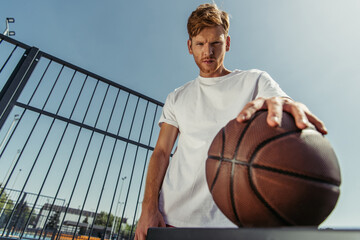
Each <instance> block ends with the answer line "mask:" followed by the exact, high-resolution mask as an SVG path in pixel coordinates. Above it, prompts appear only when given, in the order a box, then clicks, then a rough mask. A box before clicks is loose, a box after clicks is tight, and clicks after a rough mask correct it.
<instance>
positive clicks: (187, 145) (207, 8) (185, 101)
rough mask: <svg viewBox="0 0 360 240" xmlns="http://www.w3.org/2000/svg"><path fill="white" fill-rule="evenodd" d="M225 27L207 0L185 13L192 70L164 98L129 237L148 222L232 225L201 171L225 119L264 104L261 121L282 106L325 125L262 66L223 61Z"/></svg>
mask: <svg viewBox="0 0 360 240" xmlns="http://www.w3.org/2000/svg"><path fill="white" fill-rule="evenodd" d="M228 29H229V18H228V15H227V13H226V12H224V11H221V10H219V9H218V8H217V6H216V5H215V4H203V5H200V6H199V7H198V8H197V9H196V10H195V11H194V12H193V13H192V14H191V15H190V17H189V20H188V33H189V40H188V43H187V44H188V50H189V53H190V54H192V55H193V57H194V60H195V63H196V64H197V66H198V67H199V71H200V74H199V76H198V77H197V78H196V79H195V80H193V81H190V82H188V83H186V84H185V85H183V86H182V87H180V88H178V89H176V90H175V91H174V92H172V93H170V94H169V96H168V97H167V99H166V102H165V105H164V108H163V113H162V116H161V118H160V121H159V124H160V126H161V129H160V134H159V138H158V141H157V144H156V146H155V149H154V152H153V154H152V156H151V159H150V162H149V167H148V173H147V179H146V185H145V195H144V200H143V203H142V213H141V217H140V219H139V222H138V225H137V229H136V236H135V239H137V240H143V239H145V237H146V233H147V229H148V228H149V227H165V226H174V227H235V225H234V224H233V223H232V222H230V221H229V220H228V219H227V218H226V217H225V216H224V215H223V214H222V213H221V211H220V210H219V209H218V208H217V207H216V205H215V203H214V201H213V200H212V197H211V194H210V192H209V189H208V186H207V183H206V177H205V161H206V158H207V151H208V148H209V146H210V144H211V141H212V139H213V138H214V136H215V135H216V134H217V132H218V131H219V130H220V129H221V128H222V127H223V126H224V125H226V123H227V122H228V121H229V120H231V119H233V118H235V117H236V119H237V121H239V122H244V121H247V120H248V119H250V118H251V116H252V115H253V114H254V113H255V112H256V111H258V110H260V109H265V108H267V109H268V117H267V123H268V124H269V125H270V126H272V127H277V126H279V124H280V122H281V119H282V112H283V110H284V111H287V112H289V113H290V114H292V115H293V116H294V118H295V122H296V125H297V126H298V127H299V128H300V129H304V128H306V127H307V126H308V125H309V124H313V125H315V127H316V128H317V129H318V130H319V131H320V132H321V133H322V134H326V133H327V131H326V129H325V126H324V124H323V123H322V122H321V121H320V120H319V119H318V118H317V117H315V116H314V115H313V114H311V113H310V111H309V110H308V109H307V108H306V107H305V106H304V105H303V104H301V103H298V102H294V101H292V100H291V99H290V98H289V97H288V96H287V95H286V94H285V93H284V92H283V91H282V90H281V89H280V87H279V86H278V84H277V83H276V82H275V81H274V80H272V79H271V77H270V76H269V75H268V74H267V73H266V72H263V71H259V70H249V71H240V70H234V71H230V70H228V69H226V68H225V66H224V57H225V53H226V52H227V51H229V49H230V37H229V36H228ZM178 136H179V140H178V146H177V150H176V152H175V154H174V155H173V157H172V160H171V162H170V161H169V157H170V154H171V150H172V149H173V146H174V143H175V141H176V139H177V137H178Z"/></svg>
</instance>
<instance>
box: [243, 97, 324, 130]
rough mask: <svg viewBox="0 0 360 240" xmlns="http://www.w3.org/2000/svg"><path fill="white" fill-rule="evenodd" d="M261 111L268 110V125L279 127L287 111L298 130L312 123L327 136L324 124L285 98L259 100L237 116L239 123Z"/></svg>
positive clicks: (300, 106) (304, 107)
mask: <svg viewBox="0 0 360 240" xmlns="http://www.w3.org/2000/svg"><path fill="white" fill-rule="evenodd" d="M260 109H268V116H267V123H268V124H269V125H270V126H272V127H276V126H279V124H280V123H281V119H282V113H283V111H286V112H288V113H290V114H291V115H292V116H293V117H294V118H295V123H296V126H297V127H298V128H300V129H304V128H306V127H308V125H309V123H311V124H313V125H314V126H315V127H316V129H317V130H318V131H319V132H320V133H322V134H327V130H326V127H325V125H324V123H323V122H322V121H321V120H320V119H319V118H317V117H316V116H315V115H314V114H312V113H311V112H310V110H309V109H308V108H307V107H306V106H305V105H304V104H302V103H299V102H295V101H293V100H291V99H289V98H285V97H272V98H268V99H264V98H257V99H255V100H254V101H251V102H249V103H248V104H246V105H245V107H244V108H243V110H241V112H240V113H239V115H238V116H237V121H238V122H244V121H247V120H249V119H250V118H251V117H252V116H253V115H254V114H255V112H256V111H258V110H260Z"/></svg>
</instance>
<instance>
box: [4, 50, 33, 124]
mask: <svg viewBox="0 0 360 240" xmlns="http://www.w3.org/2000/svg"><path fill="white" fill-rule="evenodd" d="M38 55H39V49H38V48H35V47H31V48H29V49H28V50H27V51H26V52H25V53H24V55H23V56H22V58H21V59H20V61H19V63H18V64H17V66H16V68H15V69H14V71H13V72H12V74H11V75H10V77H9V79H8V80H7V82H6V84H5V85H4V87H3V89H2V91H1V92H0V129H1V128H2V126H3V124H4V122H5V121H6V119H7V117H8V115H9V114H10V112H11V109H12V107H13V106H14V104H15V102H16V101H17V99H18V97H19V96H20V93H21V91H22V90H23V89H24V87H25V84H26V83H27V81H28V79H29V78H30V76H31V73H32V72H33V70H34V68H35V66H36V64H37V62H38V60H39V56H38Z"/></svg>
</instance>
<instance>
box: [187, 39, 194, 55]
mask: <svg viewBox="0 0 360 240" xmlns="http://www.w3.org/2000/svg"><path fill="white" fill-rule="evenodd" d="M187 46H188V50H189V53H190V54H191V55H192V54H193V51H192V49H191V39H189V40H187Z"/></svg>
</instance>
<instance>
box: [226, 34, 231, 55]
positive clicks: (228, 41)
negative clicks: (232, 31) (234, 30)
mask: <svg viewBox="0 0 360 240" xmlns="http://www.w3.org/2000/svg"><path fill="white" fill-rule="evenodd" d="M229 50H230V36H227V37H226V51H227V52H228V51H229Z"/></svg>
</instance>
